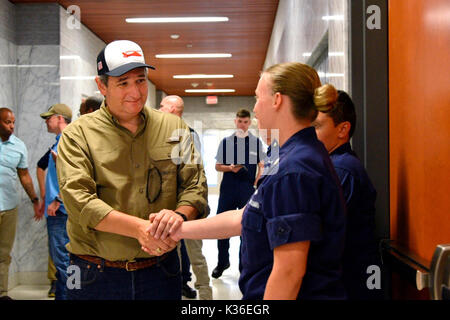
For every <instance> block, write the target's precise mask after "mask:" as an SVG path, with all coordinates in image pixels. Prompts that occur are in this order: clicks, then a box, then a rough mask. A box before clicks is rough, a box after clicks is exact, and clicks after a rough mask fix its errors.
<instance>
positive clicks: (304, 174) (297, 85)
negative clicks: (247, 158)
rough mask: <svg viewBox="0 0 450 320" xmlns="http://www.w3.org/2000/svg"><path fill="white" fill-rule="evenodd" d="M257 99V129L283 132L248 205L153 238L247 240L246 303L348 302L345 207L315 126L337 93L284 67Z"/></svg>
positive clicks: (265, 81)
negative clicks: (343, 262) (276, 155)
mask: <svg viewBox="0 0 450 320" xmlns="http://www.w3.org/2000/svg"><path fill="white" fill-rule="evenodd" d="M256 99H257V101H256V104H255V108H254V112H255V115H256V118H257V119H258V126H259V128H260V129H261V128H262V129H269V130H272V131H273V130H274V129H279V138H278V145H279V148H280V149H279V158H278V159H276V160H274V161H273V163H271V164H270V165H269V166H267V167H266V168H265V169H264V172H263V176H262V177H261V178H260V179H259V181H258V188H257V190H256V191H255V193H254V194H253V195H252V197H251V198H250V200H249V202H248V203H247V205H246V206H245V207H244V208H243V209H241V210H233V211H228V212H224V213H222V214H220V215H216V216H214V217H212V218H208V219H201V220H197V221H192V222H191V221H189V222H184V223H182V224H181V227H180V223H178V222H177V223H173V224H172V225H169V224H167V225H166V227H165V229H164V230H163V232H160V233H159V234H158V235H155V236H162V237H165V236H167V234H170V236H171V237H172V238H173V239H175V240H178V239H180V238H195V239H198V238H227V237H230V236H236V235H241V236H242V248H241V255H240V258H241V264H242V270H241V275H240V279H239V286H240V289H241V291H242V293H243V299H263V298H264V299H345V298H346V294H345V289H344V286H343V283H342V279H341V278H342V274H341V272H342V271H341V270H342V265H341V260H342V253H343V249H344V239H345V213H344V210H345V203H344V199H343V196H342V190H341V188H340V184H339V180H338V178H337V175H336V173H335V171H334V169H333V165H332V164H331V161H330V158H329V156H328V153H327V151H326V149H325V148H324V146H323V144H322V143H321V142H320V141H319V140H317V136H316V133H315V130H314V128H313V127H311V122H312V121H313V120H314V119H315V118H316V116H317V112H318V110H321V111H324V110H328V109H329V108H330V107H331V106H332V105H333V104H334V103H335V101H336V99H337V91H336V89H335V88H334V87H333V86H331V85H324V86H321V83H320V80H319V77H318V75H317V72H316V71H315V70H314V69H312V68H311V67H309V66H307V65H304V64H301V63H283V64H278V65H274V66H272V67H270V68H268V69H267V70H265V71H264V72H263V73H262V76H261V78H260V80H259V82H258V87H257V89H256ZM272 151H273V150H272ZM150 220H152V216H151V217H150Z"/></svg>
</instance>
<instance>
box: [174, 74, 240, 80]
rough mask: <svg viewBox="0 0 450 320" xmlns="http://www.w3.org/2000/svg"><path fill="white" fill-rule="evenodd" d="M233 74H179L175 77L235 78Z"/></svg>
mask: <svg viewBox="0 0 450 320" xmlns="http://www.w3.org/2000/svg"><path fill="white" fill-rule="evenodd" d="M233 77H234V75H232V74H177V75H174V76H173V78H174V79H226V78H233Z"/></svg>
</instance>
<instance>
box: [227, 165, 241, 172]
mask: <svg viewBox="0 0 450 320" xmlns="http://www.w3.org/2000/svg"><path fill="white" fill-rule="evenodd" d="M242 167H243V165H242V164H232V165H230V170H231V171H232V172H233V173H237V172H238V171H239V170H241V169H242Z"/></svg>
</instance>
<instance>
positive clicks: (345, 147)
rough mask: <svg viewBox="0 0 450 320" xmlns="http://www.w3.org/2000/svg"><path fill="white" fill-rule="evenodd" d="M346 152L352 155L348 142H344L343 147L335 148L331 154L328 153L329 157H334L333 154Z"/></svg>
mask: <svg viewBox="0 0 450 320" xmlns="http://www.w3.org/2000/svg"><path fill="white" fill-rule="evenodd" d="M348 152H351V153H353V150H352V147H351V145H350V142H346V143H344V144H343V145H341V146H339V148H336V149H335V150H333V152H331V153H330V156H331V155H335V154H343V153H348Z"/></svg>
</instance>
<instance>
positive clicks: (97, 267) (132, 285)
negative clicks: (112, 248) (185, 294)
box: [67, 250, 181, 300]
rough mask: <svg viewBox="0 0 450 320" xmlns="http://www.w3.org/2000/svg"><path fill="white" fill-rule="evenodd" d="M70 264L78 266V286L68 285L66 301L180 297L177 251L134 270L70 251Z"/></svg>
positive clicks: (178, 298) (179, 298)
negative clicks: (69, 286) (80, 256)
mask: <svg viewBox="0 0 450 320" xmlns="http://www.w3.org/2000/svg"><path fill="white" fill-rule="evenodd" d="M70 264H71V265H72V266H78V267H79V268H80V286H79V288H78V289H77V288H73V289H70V288H68V290H67V298H68V299H69V300H181V275H180V262H179V259H178V253H177V250H172V251H171V252H169V253H168V254H167V257H166V258H165V259H164V260H162V261H158V262H157V263H156V264H155V265H153V266H151V267H148V268H144V269H139V270H135V271H127V270H125V269H121V268H111V267H106V266H104V265H103V264H96V263H93V262H89V261H86V260H83V259H81V258H79V257H77V256H76V255H73V254H71V255H70ZM71 268H73V267H71Z"/></svg>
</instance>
